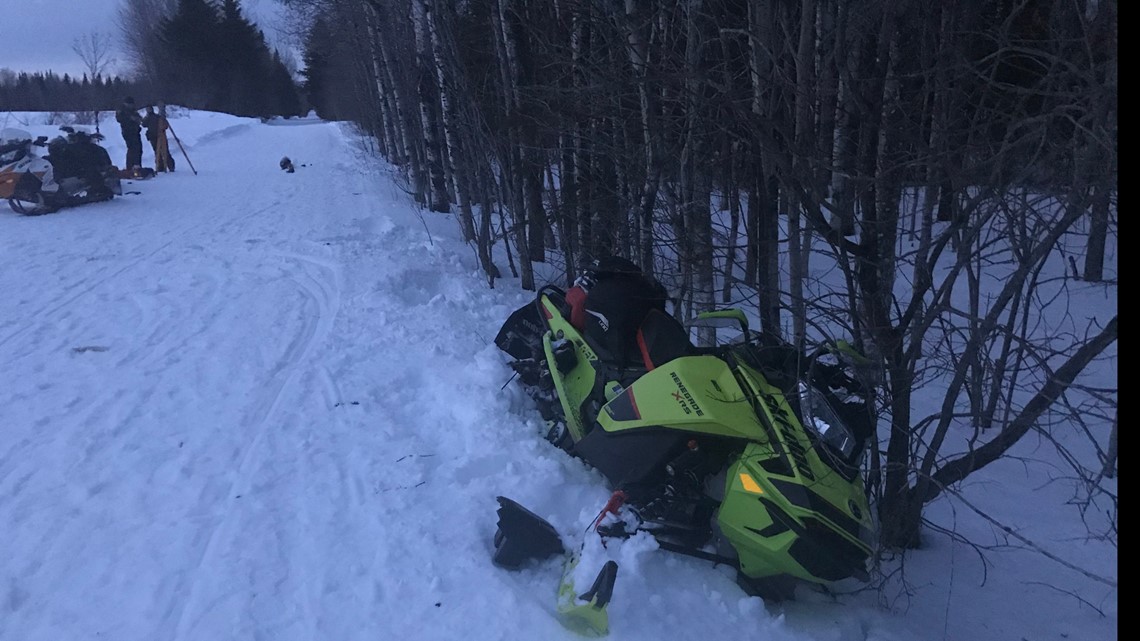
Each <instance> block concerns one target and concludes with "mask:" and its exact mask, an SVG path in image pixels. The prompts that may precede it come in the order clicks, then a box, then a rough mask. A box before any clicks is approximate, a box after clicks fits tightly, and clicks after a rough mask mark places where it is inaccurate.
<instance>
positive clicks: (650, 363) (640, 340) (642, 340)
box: [637, 327, 654, 372]
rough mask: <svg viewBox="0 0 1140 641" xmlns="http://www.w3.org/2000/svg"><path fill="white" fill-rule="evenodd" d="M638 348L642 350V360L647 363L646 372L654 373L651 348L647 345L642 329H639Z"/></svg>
mask: <svg viewBox="0 0 1140 641" xmlns="http://www.w3.org/2000/svg"><path fill="white" fill-rule="evenodd" d="M637 347H638V348H639V349H641V360H642V361H644V362H645V369H646V371H649V372H652V371H653V370H654V367H653V361H652V360H650V358H649V347H648V346H647V345H646V344H645V334H642V333H641V328H640V327H639V328H638V329H637Z"/></svg>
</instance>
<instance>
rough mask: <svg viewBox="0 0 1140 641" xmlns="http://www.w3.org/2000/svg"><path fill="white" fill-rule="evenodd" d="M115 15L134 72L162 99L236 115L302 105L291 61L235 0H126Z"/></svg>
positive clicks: (289, 110) (290, 110)
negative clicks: (269, 44)
mask: <svg viewBox="0 0 1140 641" xmlns="http://www.w3.org/2000/svg"><path fill="white" fill-rule="evenodd" d="M119 18H120V26H121V29H122V37H123V38H122V39H123V44H124V48H125V50H126V52H127V55H128V56H129V58H130V61H131V66H132V69H133V72H134V75H135V77H136V78H137V79H138V81H139V82H140V83H145V85H146V86H148V87H149V88H150V89H151V91H152V92H153V93H154V94H156V95H160V96H163V97H164V99H165V100H166V102H168V103H175V104H179V105H183V106H186V107H190V108H192V109H206V110H210V111H221V112H226V113H232V114H235V115H239V116H260V117H266V116H274V115H286V116H291V115H297V114H299V113H301V111H302V109H303V105H302V101H301V97H300V95H299V93H298V88H297V86H296V83H295V82H294V80H293V75H292V72H291V71H290V70H289V66H288V65H287V64H286V62H285V59H284V58H283V57H282V56H281V54H280V53H279V52H277V51H276V50H271V49H270V48H269V46H268V45H267V44H266V41H265V36H264V35H263V34H262V32H261V31H260V30H259V29H258V28H257V26H256V25H254V24H253V23H252V22H250V21H249V19H248V18H247V17H246V16H245V14H244V13H243V11H242V7H241V2H240V1H239V0H220V1H215V0H123V3H122V4H121V6H120V9H119Z"/></svg>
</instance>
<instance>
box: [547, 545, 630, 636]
mask: <svg viewBox="0 0 1140 641" xmlns="http://www.w3.org/2000/svg"><path fill="white" fill-rule="evenodd" d="M580 559H581V556H580V555H578V554H574V555H571V556H570V558H568V559H567V560H566V564H565V566H564V567H563V571H562V582H561V584H560V585H559V586H558V620H559V622H560V623H562V625H563V626H564V627H565V628H566V629H568V630H570V631H572V632H576V633H578V634H581V635H582V636H587V637H602V636H605V635H607V634H609V631H610V616H609V612H607V610H606V606H608V605H609V603H610V599H611V598H612V597H613V593H614V583H615V582H616V581H617V571H618V564H617V561H612V560H611V561H606V563H605V565H603V566H602V569H601V570H599V571H598V576H597V578H596V579H594V583H593V585H591V586H590V589H589V590H586V591H585V592H583V593H582V594H577V588H576V587H575V585H574V570H575V569H576V568H577V567H578V561H579V560H580Z"/></svg>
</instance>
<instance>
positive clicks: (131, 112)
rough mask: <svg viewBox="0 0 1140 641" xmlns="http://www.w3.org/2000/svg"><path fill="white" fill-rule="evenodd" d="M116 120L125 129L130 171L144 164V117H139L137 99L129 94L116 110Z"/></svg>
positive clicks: (124, 134) (124, 137)
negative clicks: (142, 129)
mask: <svg viewBox="0 0 1140 641" xmlns="http://www.w3.org/2000/svg"><path fill="white" fill-rule="evenodd" d="M115 120H117V121H119V127H120V128H121V129H122V131H123V141H124V142H126V143H127V167H126V169H127V170H128V171H131V170H134V169H135V168H137V167H141V166H142V136H141V128H142V118H140V117H139V112H138V111H137V110H136V109H135V99H134V98H132V97H130V96H127V97H126V98H124V99H123V104H122V106H121V107H119V110H118V111H116V112H115Z"/></svg>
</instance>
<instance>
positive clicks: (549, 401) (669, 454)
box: [494, 286, 873, 633]
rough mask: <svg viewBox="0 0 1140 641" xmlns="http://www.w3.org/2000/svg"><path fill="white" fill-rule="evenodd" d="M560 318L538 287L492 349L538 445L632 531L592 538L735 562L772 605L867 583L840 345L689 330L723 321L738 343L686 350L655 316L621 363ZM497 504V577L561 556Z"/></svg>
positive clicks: (559, 295) (863, 405) (596, 612)
mask: <svg viewBox="0 0 1140 641" xmlns="http://www.w3.org/2000/svg"><path fill="white" fill-rule="evenodd" d="M589 313H590V314H593V315H595V316H599V317H602V318H603V320H604V316H603V315H602V314H600V313H596V312H594V311H590V312H589ZM570 316H571V310H570V305H569V304H568V303H567V296H566V293H565V292H563V291H562V290H561V289H559V288H556V287H552V286H548V287H545V288H543V289H541V290H540V291H539V293H538V295H537V297H536V300H535V302H534V303H533V304H531V305H527V306H525V307H523V308H521V309H519V310H518V311H516V312H515V313H514V314H512V316H511V317H510V318H509V319H508V320H507V322H506V323H505V324H504V326H503V327H502V329H501V330H500V332H499V335H498V336H497V337H496V344H497V345H498V346H499V347H500V348H501V349H503V350H504V351H506V352H507V353H508V354H509V355H510V356H511V357H512V359H513V360H512V363H511V364H512V367H513V368H514V370H515V371H516V373H517V375H518V377H519V378H520V379H521V381H522V383H523V385H524V386H525V388H526V389H527V391H528V392H529V393H530V395H531V396H532V397H533V398H534V399H535V401H536V403H537V405H538V408H539V411H540V412H541V413H542V415H543V416H544V418H545V419H546V421H547V423H548V425H549V426H550V432H549V433H548V435H547V438H548V440H550V441H551V442H552V443H554V444H556V445H557V446H559V447H561V448H563V449H564V450H566V451H567V452H568V453H570V454H571V455H574V456H577V457H580V458H581V459H583V460H584V461H585V462H587V463H588V464H590V465H591V466H593V467H595V468H596V469H598V470H599V471H600V472H601V473H602V474H603V475H604V476H605V477H606V479H607V480H608V481H609V482H610V484H612V486H613V488H614V489H615V497H616V498H617V503H624V506H625V507H626V508H628V509H629V510H631V511H632V512H633V514H634V515H635V519H634V522H636V523H637V524H638V525H637V526H636V527H635V528H633V529H634V531H633V532H631V531H629V527H628V526H627V525H621V524H619V525H617V526H616V527H611V528H610V529H606V528H604V527H599V528H598V533H599V534H601V535H602V536H603V537H612V536H617V537H624V536H631V535H632V534H633V533H635V532H636V531H646V532H648V533H650V534H652V535H653V536H654V538H656V539H657V541H658V543H659V544H660V546H661V547H662V548H664V549H667V550H670V551H673V552H678V553H682V554H688V555H691V556H696V557H699V558H704V559H708V560H711V561H714V562H718V563H728V564H731V565H732V566H734V567H736V568H737V570H738V575H737V576H738V582H739V583H740V584H741V586H742V587H743V588H745V590H746V591H748V592H749V593H751V594H758V595H760V596H763V597H765V598H770V599H771V598H775V599H783V598H790V597H791V596H793V591H794V587H795V584H796V582H797V581H807V582H811V583H829V582H834V581H839V580H842V579H846V578H851V577H854V578H857V579H860V580H866V578H867V570H866V561H867V559H868V557H869V556H870V554H871V550H872V539H873V535H872V530H873V524H872V520H871V510H870V508H869V506H868V501H867V495H866V493H865V490H864V485H863V476H862V473H863V460H864V455H865V451H866V449H867V445H868V443H869V442H870V441H871V440H872V436H873V426H872V422H871V413H870V412H869V404H868V403H869V400H868V398H867V396H868V394H867V392H868V387H867V385H865V384H863V383H861V382H860V380H861V379H864V378H866V377H864V376H861V367H860V365H861V364H862V363H866V360H865V359H862V358H861V357H860V356H859V355H858V354H857V353H855V352H854V350H853V349H851V348H850V347H849V346H847V344H846V343H843V342H839V343H833V344H828V345H824V346H822V347H820V348H819V349H816V350H815V351H814V352H812V353H810V354H803V353H800V352H798V351H797V350H795V349H793V348H792V347H791V346H789V345H788V344H786V343H783V342H781V341H779V340H776V339H773V338H771V337H770V336H768V335H766V334H762V333H757V332H750V331H749V330H748V323H747V319H746V317H745V316H744V314H743V313H742V312H741V311H739V310H721V311H714V312H707V313H704V314H701V315H700V316H698V318H697V319H696V321H695V324H697V325H704V326H720V327H724V326H725V325H726V324H731V325H734V326H736V327H737V328H739V330H740V331H741V338H740V339H739V340H737V341H735V342H732V343H728V344H724V345H720V346H717V347H712V348H697V347H694V346H693V345H692V343H691V342H690V341H689V330H687V329H686V328H685V327H683V326H682V325H681V324H680V323H679V322H677V321H676V320H675V319H674V318H673V317H672V316H669V315H668V314H666V313H664V312H663V311H661V310H660V309H650V310H649V312H648V313H647V314H646V315H645V317H644V318H643V319H642V320H641V321H640V323H639V324H638V326H637V329H636V332H637V333H636V348H635V349H633V350H632V357H631V358H623V355H621V354H614V353H613V350H612V349H607V344H606V341H604V340H602V339H600V338H597V337H594V336H591V332H590V331H587V330H588V328H584V330H583V331H580V330H579V329H578V328H576V327H575V326H574V325H573V324H571V322H570V320H569V319H570ZM611 324H612V323H611ZM614 502H615V499H611V504H612V503H614ZM499 503H500V506H501V507H500V509H499V517H500V520H499V530H498V532H497V534H496V540H495V558H494V560H495V562H496V563H497V564H499V565H500V566H504V567H508V568H515V567H519V566H520V565H521V564H522V563H523V562H525V561H526V560H527V559H529V558H533V557H541V556H546V555H549V554H556V553H558V552H559V551H561V550H562V546H561V544H560V542H559V541H558V540H557V534H556V533H555V532H554V530H553V528H552V527H550V526H549V525H548V524H546V523H545V522H543V521H541V519H539V518H538V517H537V516H535V515H533V514H532V513H530V512H529V511H527V510H526V509H525V508H523V507H522V506H520V505H518V504H517V503H514V502H513V501H510V500H509V499H505V498H503V497H500V498H499ZM609 507H610V508H611V509H612V508H613V507H614V506H613V505H610V506H609ZM602 574H603V575H605V578H606V580H607V581H608V583H609V585H608V586H605V585H602V586H599V585H598V584H597V583H596V584H595V586H594V588H593V589H592V590H591V596H595V595H594V594H593V593H595V592H598V593H600V594H601V595H602V596H603V597H604V599H603V600H602V601H603V602H601V603H598V602H597V601H599V599H597V598H594V599H593V601H594V603H592V604H590V603H587V604H585V606H584V607H585V609H586V615H585V616H587V617H591V616H592V617H595V618H600V619H601V621H595V622H593V623H591V625H589V626H588V627H589V628H590V629H591V630H592V631H593V632H594V633H604V627H605V622H604V617H605V613H604V608H605V603H604V600H608V595H609V590H610V589H612V583H613V576H614V575H615V574H616V567H614V568H609V567H607V568H605V569H603V573H602ZM602 580H603V576H602V575H599V581H602ZM603 582H604V581H603ZM583 601H590V599H583ZM599 628H601V629H599Z"/></svg>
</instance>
